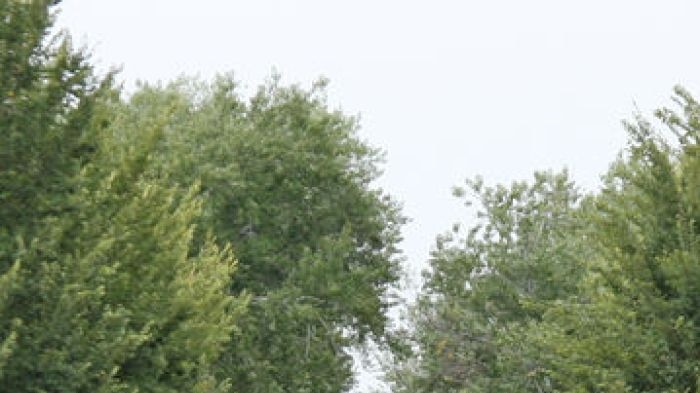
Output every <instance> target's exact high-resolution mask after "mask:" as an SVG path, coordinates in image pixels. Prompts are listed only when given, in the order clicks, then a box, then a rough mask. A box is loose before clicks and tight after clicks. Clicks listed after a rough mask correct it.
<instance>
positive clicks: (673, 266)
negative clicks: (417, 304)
mask: <svg viewBox="0 0 700 393" xmlns="http://www.w3.org/2000/svg"><path fill="white" fill-rule="evenodd" d="M676 93H677V96H676V101H677V102H678V103H679V104H680V106H681V109H682V113H681V114H677V113H675V112H673V111H670V110H667V109H664V110H661V111H659V112H658V115H659V117H660V118H661V119H662V120H663V121H664V122H666V124H667V125H668V126H669V127H670V129H671V130H672V131H673V133H674V134H675V135H676V137H677V140H676V141H673V142H671V141H669V139H668V138H664V137H663V136H662V135H661V134H660V133H658V132H656V131H655V130H654V129H653V128H652V126H651V124H650V123H649V122H647V121H645V120H644V119H642V118H638V119H637V121H636V122H635V123H630V124H628V125H627V129H628V131H629V135H630V140H629V146H628V148H627V149H626V151H625V154H623V155H622V156H621V157H620V159H619V160H618V161H617V162H615V163H614V164H613V166H612V167H611V169H610V171H609V172H608V174H607V175H606V177H605V183H604V187H603V190H602V192H601V194H600V195H599V196H598V197H597V198H596V209H595V210H594V211H593V214H592V220H593V222H594V223H595V227H596V231H595V233H594V235H595V236H593V237H591V239H590V242H591V247H592V248H594V249H595V258H594V259H592V260H591V262H590V264H589V269H588V271H589V272H588V274H587V277H586V280H585V281H584V285H583V288H585V291H584V292H583V293H582V296H580V297H578V298H576V299H573V300H574V301H571V302H568V304H562V305H560V306H559V307H556V308H553V309H552V310H550V311H548V314H547V315H546V316H545V321H546V324H547V326H546V329H543V332H544V333H545V335H544V336H543V335H540V339H539V340H533V342H536V343H537V344H538V347H539V348H541V349H542V351H543V352H544V351H546V352H545V353H549V354H550V355H549V356H548V357H547V358H546V360H547V363H548V364H547V367H546V369H545V370H546V372H548V373H550V374H551V377H552V378H551V379H552V382H553V384H552V386H553V389H556V390H555V391H564V392H579V391H601V392H618V391H633V392H668V393H670V392H696V391H698V389H700V386H699V385H698V382H699V378H700V360H699V359H698V356H697V354H698V349H699V348H700V346H699V344H700V342H699V339H700V337H699V336H698V333H699V332H700V331H699V330H698V326H700V325H699V324H700V315H699V313H698V305H699V304H700V303H698V302H699V301H700V297H699V296H700V287H699V285H700V284H699V283H700V280H699V279H700V264H698V255H700V254H699V252H700V249H698V244H700V243H699V242H698V241H699V240H700V237H699V234H700V233H699V232H698V226H697V222H698V218H700V216H698V206H700V205H699V203H700V202H699V201H700V199H699V197H700V194H698V186H699V185H700V184H699V183H698V181H699V180H700V177H698V173H700V161H699V160H698V157H699V156H698V151H699V150H698V142H700V137H699V135H700V126H699V123H698V121H697V119H698V116H700V107H699V106H698V104H697V102H696V101H695V100H694V99H693V98H692V97H691V96H690V94H688V93H687V92H686V91H685V90H683V89H681V88H677V89H676ZM545 337H546V339H545Z"/></svg>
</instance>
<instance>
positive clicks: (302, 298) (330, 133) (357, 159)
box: [113, 76, 403, 393]
mask: <svg viewBox="0 0 700 393" xmlns="http://www.w3.org/2000/svg"><path fill="white" fill-rule="evenodd" d="M324 84H325V83H324V82H323V81H321V82H320V83H318V84H316V85H315V86H314V87H313V88H312V89H311V90H310V91H306V90H303V89H301V88H298V87H295V86H292V87H282V86H280V84H279V80H278V78H273V80H271V81H270V82H269V83H267V84H266V85H264V86H262V87H261V88H260V89H259V91H258V92H257V93H256V94H255V95H254V96H253V97H252V98H250V99H249V100H245V99H242V98H241V97H240V96H239V94H238V93H237V88H236V84H235V83H234V82H233V80H232V78H231V77H227V76H224V77H220V78H218V79H217V80H215V81H214V82H213V83H211V84H210V83H203V82H198V81H192V80H181V81H179V82H176V83H174V84H171V85H169V86H166V87H158V86H144V87H143V88H141V89H140V90H139V91H138V92H136V93H135V94H134V95H133V96H132V97H131V99H130V101H129V102H128V103H126V105H125V106H124V108H123V110H122V112H121V114H120V115H119V116H118V120H117V121H115V123H114V124H113V128H114V129H116V130H133V131H134V132H133V133H132V134H130V136H129V135H127V136H124V138H126V139H129V138H134V139H138V138H140V136H139V134H138V130H139V129H141V128H143V127H144V125H147V124H148V123H149V122H150V121H151V120H150V119H152V116H153V115H152V114H153V113H162V112H164V111H169V113H170V115H169V119H168V122H167V125H166V132H165V138H164V140H163V141H162V143H161V144H160V146H159V149H160V154H158V155H157V156H156V157H155V158H154V164H153V166H152V176H153V178H154V179H156V178H158V179H163V178H167V179H168V182H170V184H172V185H174V186H178V187H181V188H182V189H183V190H184V189H186V187H187V185H189V184H191V182H192V181H193V180H194V179H201V184H202V195H203V196H205V197H206V198H205V203H204V212H205V213H204V217H202V219H201V221H200V224H201V225H200V227H201V228H207V229H211V230H212V231H213V233H214V234H215V236H216V238H217V239H219V240H220V241H222V242H230V243H231V244H232V245H233V247H234V249H235V252H236V256H237V259H238V261H239V266H240V268H239V270H238V271H237V273H236V275H235V276H234V277H233V284H232V287H231V290H232V292H233V293H248V294H250V295H251V296H252V302H251V308H250V312H249V313H248V314H246V316H245V317H244V319H243V320H242V321H241V322H240V323H241V325H240V326H241V332H240V333H236V334H234V335H233V340H232V341H231V345H230V347H229V348H228V350H227V353H226V355H225V356H224V357H223V358H222V359H221V363H220V365H221V368H222V373H223V375H225V376H227V377H230V378H231V380H232V382H233V384H234V388H235V389H236V390H238V391H246V392H266V393H267V392H278V391H285V392H286V391H293V392H303V391H314V392H339V391H343V390H346V389H347V388H349V386H350V384H351V382H352V372H351V359H350V357H349V356H348V354H347V352H346V350H347V348H348V346H350V345H352V344H355V343H360V342H362V341H363V340H364V339H365V338H366V337H369V336H372V337H375V338H377V339H378V340H380V341H382V340H385V338H386V334H385V333H386V331H385V326H386V323H387V321H386V316H385V311H386V310H387V308H388V306H389V305H390V303H391V302H390V301H391V299H390V298H389V297H388V289H389V287H390V286H391V285H392V284H393V283H394V282H395V281H396V280H397V278H398V275H399V258H398V250H397V248H396V246H397V242H398V239H399V226H400V224H401V223H402V221H403V218H402V217H401V216H400V214H399V212H398V208H397V206H396V204H395V203H394V202H393V201H392V200H391V199H390V198H388V197H387V196H386V195H385V194H384V193H383V192H382V191H381V190H378V189H375V188H374V187H373V185H372V182H373V181H374V180H375V179H376V177H377V176H378V174H379V171H378V169H377V165H378V163H379V160H380V158H381V157H380V155H379V153H378V152H377V151H376V150H375V149H372V148H370V147H369V146H368V145H367V144H366V143H364V142H362V141H361V140H360V139H359V138H358V137H357V135H356V129H357V124H356V121H355V120H354V119H353V118H349V117H347V116H345V115H343V114H342V113H340V112H335V111H331V110H329V109H328V108H327V105H326V103H325V98H324V92H323V87H324ZM204 235H205V233H204V232H203V233H200V234H199V235H198V236H199V238H203V237H204ZM382 342H385V341H382Z"/></svg>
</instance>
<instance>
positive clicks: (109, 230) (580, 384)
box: [0, 0, 700, 393]
mask: <svg viewBox="0 0 700 393" xmlns="http://www.w3.org/2000/svg"><path fill="white" fill-rule="evenodd" d="M57 3H58V2H56V1H49V0H31V1H20V0H0V391H3V392H4V391H7V392H18V393H22V392H34V393H40V392H104V393H108V392H114V393H116V392H154V393H156V392H157V393H169V392H200V393H205V392H207V393H209V392H253V393H256V392H257V393H268V392H270V393H275V392H321V393H332V392H343V391H347V390H348V389H350V387H351V386H352V382H353V375H352V364H351V358H350V356H349V354H348V349H349V348H351V347H353V346H358V345H362V344H363V343H366V342H367V340H370V339H371V340H372V342H374V343H376V344H378V345H379V347H380V348H381V349H392V348H396V347H394V346H393V344H395V343H396V341H395V338H396V336H395V335H394V334H393V333H389V332H388V327H387V326H388V320H387V316H386V315H387V310H388V308H389V307H390V306H391V305H392V302H393V301H394V300H395V299H393V298H392V297H391V295H390V294H391V293H392V291H391V289H392V286H393V285H395V284H396V282H397V281H398V279H399V276H400V264H399V262H400V254H399V250H398V249H397V245H398V242H399V241H400V227H401V225H402V223H403V222H404V217H403V216H402V215H401V213H400V211H399V208H398V206H397V204H396V203H395V202H394V201H393V200H392V199H391V198H390V197H388V196H387V195H386V194H385V193H384V192H383V191H382V190H380V189H377V188H375V187H374V186H373V182H374V181H375V180H376V179H377V177H378V176H379V169H378V165H379V164H380V163H381V159H382V157H381V154H380V152H379V151H377V150H375V149H373V148H371V147H370V146H368V145H367V144H366V143H365V142H363V141H362V140H360V139H359V138H358V136H357V127H358V126H357V123H356V120H355V119H354V118H352V117H348V116H345V115H344V114H342V113H340V112H338V111H333V110H330V109H329V108H328V106H327V104H326V100H325V96H324V94H325V93H324V87H325V81H324V80H321V81H319V82H317V83H316V84H315V85H314V86H313V87H312V88H311V89H308V90H305V89H302V88H300V87H298V86H282V85H281V84H280V81H279V78H278V77H276V76H274V77H273V78H271V80H270V81H268V82H267V83H266V84H264V85H263V86H261V87H260V88H259V89H258V91H257V92H256V93H255V94H253V95H252V96H251V97H250V98H244V95H243V94H242V93H241V92H240V91H239V90H240V89H239V88H238V86H237V84H236V82H235V80H234V79H233V78H232V77H231V76H229V75H224V76H220V77H218V78H216V79H215V80H214V81H212V82H202V81H199V80H196V79H187V78H182V79H181V80H178V81H175V82H173V83H170V84H167V85H142V86H140V87H139V88H138V89H137V90H136V91H135V92H133V94H130V95H129V97H128V98H124V97H123V96H122V94H121V92H120V91H119V89H117V88H115V87H114V86H113V83H112V76H111V75H107V76H105V77H99V76H98V75H96V74H95V72H94V71H93V69H92V67H91V66H90V64H89V59H88V56H87V55H86V54H85V53H84V52H83V51H80V50H76V49H75V48H73V47H72V45H71V42H70V39H69V38H68V37H67V35H65V34H58V35H50V34H49V33H48V32H49V31H50V30H51V27H52V22H53V19H54V16H53V14H52V12H53V10H54V9H55V8H54V6H55V5H56V4H57ZM675 101H676V103H677V104H678V105H679V107H680V111H678V112H675V111H673V110H669V109H662V110H659V111H658V112H657V117H658V119H659V120H660V121H661V122H662V123H665V125H666V128H667V131H666V132H660V131H657V130H655V129H654V127H652V125H651V123H650V122H648V121H646V120H644V119H643V118H642V117H638V118H637V119H636V120H635V121H634V122H630V123H628V124H626V127H627V131H628V134H629V144H628V146H627V148H626V149H625V150H624V151H623V152H622V153H621V154H620V156H619V157H618V159H617V160H616V161H615V162H614V163H613V164H612V165H611V166H610V169H609V171H608V172H607V173H606V174H605V175H604V177H603V184H602V187H601V189H600V190H599V191H598V192H596V193H591V194H588V195H584V194H583V193H582V192H580V190H579V189H577V187H576V186H575V185H574V183H573V182H572V181H571V180H570V178H569V176H568V174H567V173H566V172H565V171H564V172H560V173H555V172H536V173H535V175H534V178H533V179H532V180H531V181H529V182H514V183H512V184H511V185H508V186H504V185H496V186H487V185H485V183H484V181H483V180H481V179H480V178H477V179H475V180H471V181H468V182H467V185H466V187H465V188H457V189H455V194H456V195H457V196H459V197H462V198H465V199H466V201H467V204H468V205H469V204H471V203H472V202H476V206H477V208H476V209H475V217H474V219H473V220H472V221H471V222H472V224H471V225H470V226H468V227H466V228H463V227H460V226H455V228H454V229H453V231H452V232H450V233H448V234H445V235H443V236H440V237H439V238H438V241H437V244H436V245H435V248H434V251H433V253H432V256H431V259H430V269H429V270H428V271H427V272H426V275H425V279H426V280H425V286H424V291H423V293H422V294H421V295H420V296H419V298H418V300H417V302H416V304H415V306H414V307H413V308H412V310H411V318H410V322H411V323H412V325H411V328H410V329H409V334H408V340H407V341H406V342H405V344H408V346H410V347H412V348H414V349H415V351H414V353H412V354H411V353H408V355H406V354H405V353H404V352H401V353H399V352H397V353H396V359H397V362H396V364H395V365H394V367H393V369H392V370H390V376H391V380H392V382H393V388H394V389H395V390H396V391H398V392H406V393H420V392H424V393H433V392H435V393H437V392H440V393H443V392H489V393H490V392H494V393H496V392H503V393H505V392H537V393H542V392H562V393H563V392H570V393H579V392H611V393H617V392H639V393H642V392H644V393H693V392H700V311H699V310H700V262H699V261H700V224H698V223H699V222H700V104H698V103H697V102H696V101H695V100H694V99H693V97H692V96H691V95H690V94H689V93H687V92H686V91H685V90H683V89H681V88H677V89H676V97H675ZM404 355H406V356H404Z"/></svg>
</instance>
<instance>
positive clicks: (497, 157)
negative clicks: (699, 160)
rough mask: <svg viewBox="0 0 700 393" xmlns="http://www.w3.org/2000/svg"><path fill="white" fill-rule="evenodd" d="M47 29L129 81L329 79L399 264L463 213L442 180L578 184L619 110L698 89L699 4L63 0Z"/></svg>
mask: <svg viewBox="0 0 700 393" xmlns="http://www.w3.org/2000/svg"><path fill="white" fill-rule="evenodd" d="M62 10H63V11H62V13H61V16H60V17H59V25H60V26H61V27H66V28H67V29H68V30H69V31H70V32H71V34H72V35H73V37H74V38H75V40H76V42H77V43H80V44H86V45H87V47H88V48H90V49H92V52H93V53H94V59H95V60H96V61H97V62H98V64H100V65H101V67H102V68H103V69H104V68H107V67H109V66H114V65H117V66H122V67H123V71H122V72H121V78H122V80H123V81H124V82H125V85H126V87H127V88H132V87H133V86H134V82H135V81H136V80H137V79H141V80H146V81H157V80H165V81H167V80H170V79H173V78H175V77H176V76H178V75H180V74H188V75H200V76H202V77H204V78H209V77H211V76H212V75H214V74H215V73H218V72H227V71H233V72H234V75H235V77H236V78H237V79H238V80H239V81H241V82H242V83H243V84H244V86H248V88H251V89H252V88H254V87H255V86H256V85H257V84H259V83H260V82H262V81H263V80H264V79H265V78H266V77H267V76H269V74H270V72H271V70H272V69H273V68H274V69H276V70H278V71H279V72H280V73H281V74H282V76H283V81H285V82H288V83H296V82H299V83H302V84H303V85H307V86H308V85H309V84H310V82H311V81H312V80H314V79H316V78H317V77H319V76H326V77H328V78H329V79H330V81H331V85H330V89H329V99H330V102H331V104H332V106H333V107H336V108H342V110H343V111H345V112H346V113H348V114H353V115H354V114H360V115H361V119H362V121H361V124H362V130H361V136H362V137H363V138H364V139H366V140H368V141H369V142H370V143H371V144H372V145H374V146H378V147H381V148H383V149H384V150H386V152H387V163H386V166H385V175H384V177H383V178H382V179H381V181H380V184H381V186H382V187H384V188H385V189H386V190H387V191H388V192H390V193H391V194H393V195H394V196H395V197H396V198H397V199H399V200H400V201H402V202H403V203H404V207H405V209H404V210H405V213H406V214H407V215H408V216H409V217H411V219H412V220H413V221H412V222H411V223H410V224H409V225H407V227H406V228H405V231H404V235H405V241H404V244H403V248H404V250H405V253H406V256H407V258H408V266H409V267H410V268H411V269H413V272H416V271H418V269H420V268H421V267H423V266H425V265H424V263H425V260H426V259H427V258H428V251H429V249H430V247H431V245H432V243H433V240H434V238H435V236H436V235H437V234H439V233H441V232H443V231H445V230H447V229H448V228H449V227H450V225H451V223H453V222H455V221H458V220H462V219H464V218H467V217H468V215H467V214H466V213H465V210H464V209H463V208H462V207H461V204H460V202H459V201H457V200H455V199H453V198H452V197H451V194H450V189H451V187H452V186H454V185H460V184H462V183H463V180H464V179H465V178H467V177H473V176H475V175H477V174H481V175H483V176H484V177H485V179H486V181H487V182H491V183H493V182H510V181H512V180H516V179H522V178H527V177H528V176H530V174H531V173H532V172H533V170H535V169H547V168H554V169H560V168H563V167H567V168H568V169H569V170H570V172H571V174H572V176H573V178H574V179H575V180H577V181H578V182H579V183H580V184H581V185H582V186H583V187H585V188H588V189H593V188H594V187H595V186H596V184H597V183H598V177H599V175H600V174H601V173H602V172H603V171H604V170H605V169H606V167H607V165H608V163H609V162H610V161H611V160H612V159H613V158H614V157H615V154H616V152H617V151H618V150H619V149H620V148H621V147H622V146H623V144H624V140H625V134H624V131H623V129H622V127H621V126H620V121H621V120H623V119H626V118H627V119H629V118H630V117H631V116H632V115H633V113H634V112H635V110H636V109H635V108H639V110H641V111H642V112H643V113H646V114H649V113H650V112H651V111H652V110H653V109H654V108H657V107H658V106H660V105H666V104H669V103H670V100H669V96H670V94H671V88H672V87H673V86H674V85H675V84H682V85H684V86H686V87H687V88H689V89H690V90H691V92H695V93H697V94H698V95H700V50H699V49H698V48H700V45H698V41H699V39H700V24H699V23H698V22H697V18H698V15H700V2H697V1H676V0H666V1H645V0H642V1H640V0H635V1H632V0H616V1H612V0H607V1H602V0H588V1H565V0H556V1H555V0H552V1H542V0H530V1H521V0H511V1H498V0H496V1H494V0H491V1H486V0H484V1H470V0H463V1H442V0H431V1H408V0H403V1H388V0H373V1H371V0H353V1H332V0H316V1H311V0H278V1H272V0H255V1H252V0H250V1H223V0H220V1H213V0H208V1H206V0H198V1H177V0H167V1H165V0H151V1H145V0H120V1H106V0H65V1H64V2H63V6H62Z"/></svg>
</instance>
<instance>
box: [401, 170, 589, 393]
mask: <svg viewBox="0 0 700 393" xmlns="http://www.w3.org/2000/svg"><path fill="white" fill-rule="evenodd" d="M467 186H468V190H469V191H470V192H471V193H472V194H473V195H474V197H475V199H476V200H477V202H478V204H479V206H480V209H479V210H478V212H477V215H476V217H477V220H478V221H477V224H475V225H473V226H472V227H470V228H469V229H468V230H466V231H462V230H461V229H460V228H459V226H456V227H455V229H454V231H453V233H451V234H447V235H444V236H441V237H439V238H438V241H437V245H436V247H435V249H434V251H433V253H432V258H431V260H430V267H431V269H430V270H429V271H427V272H426V276H425V277H426V283H425V286H424V289H423V294H422V295H421V296H420V297H419V300H418V303H417V305H416V306H415V308H414V309H413V317H412V320H413V323H414V337H413V341H414V342H415V345H417V346H418V348H419V352H418V354H417V355H415V356H417V357H416V358H413V359H408V360H405V361H404V366H403V369H399V370H398V372H397V373H396V374H395V376H394V380H395V383H396V384H397V386H398V388H399V391H406V392H461V391H470V392H471V391H473V392H481V391H484V392H511V391H527V390H528V389H529V388H530V387H531V386H530V385H531V384H530V382H529V379H528V378H527V375H528V374H529V373H531V372H532V370H533V369H535V368H536V366H537V364H536V363H534V362H533V361H532V359H530V358H528V356H526V355H527V354H526V352H525V350H524V349H523V348H522V345H521V344H522V343H521V342H519V341H517V340H511V338H512V337H513V336H515V335H517V334H518V333H519V331H521V330H522V329H523V328H524V327H525V326H527V325H528V324H530V323H537V322H538V321H539V320H540V318H541V317H542V314H543V312H544V311H545V310H546V309H547V307H548V305H549V304H550V303H552V302H554V301H557V300H558V299H561V298H565V297H567V296H569V295H570V294H571V293H574V292H575V291H576V284H577V282H578V279H579V277H580V275H581V271H582V269H581V264H580V259H579V258H580V257H581V255H584V254H585V249H584V246H583V244H581V242H579V241H578V240H577V238H576V237H575V234H577V233H583V230H584V228H583V227H582V226H581V224H580V222H579V220H578V219H577V211H578V206H579V203H580V200H581V196H580V194H579V192H578V191H577V190H576V188H575V187H574V185H573V183H571V181H570V180H569V179H568V176H567V174H566V172H563V173H559V174H554V173H548V172H538V173H536V174H535V178H534V181H533V182H532V183H530V184H528V183H526V182H516V183H513V184H512V185H511V186H510V187H505V186H501V185H499V186H496V187H486V186H484V185H483V181H482V180H481V179H477V180H474V181H469V182H467ZM456 195H458V196H464V195H466V191H465V190H464V189H459V188H458V189H456ZM467 204H468V205H470V204H471V202H470V201H468V203H467ZM462 234H463V235H462ZM506 365H507V366H506Z"/></svg>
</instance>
